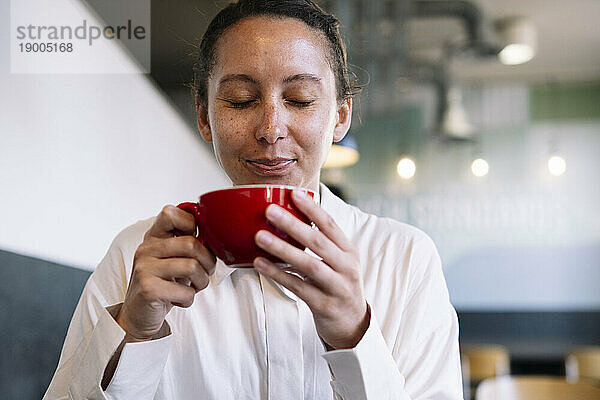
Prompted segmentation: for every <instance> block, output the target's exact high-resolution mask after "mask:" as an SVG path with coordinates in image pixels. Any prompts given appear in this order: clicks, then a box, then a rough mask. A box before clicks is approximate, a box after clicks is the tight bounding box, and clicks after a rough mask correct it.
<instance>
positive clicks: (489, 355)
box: [461, 345, 510, 399]
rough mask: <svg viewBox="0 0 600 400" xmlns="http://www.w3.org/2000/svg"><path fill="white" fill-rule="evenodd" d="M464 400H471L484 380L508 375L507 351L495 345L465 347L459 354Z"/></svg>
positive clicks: (508, 359) (508, 361)
mask: <svg viewBox="0 0 600 400" xmlns="http://www.w3.org/2000/svg"><path fill="white" fill-rule="evenodd" d="M461 362H462V371H463V391H464V396H465V399H473V398H474V395H475V389H476V388H477V385H479V383H480V382H481V381H483V380H484V379H486V378H492V377H496V376H502V375H508V374H510V357H509V355H508V350H507V349H506V348H504V347H502V346H497V345H478V346H469V347H465V348H464V349H463V351H462V353H461Z"/></svg>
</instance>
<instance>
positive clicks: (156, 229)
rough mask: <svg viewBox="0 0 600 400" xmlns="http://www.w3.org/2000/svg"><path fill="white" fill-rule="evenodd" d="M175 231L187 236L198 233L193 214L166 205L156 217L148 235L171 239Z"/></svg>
mask: <svg viewBox="0 0 600 400" xmlns="http://www.w3.org/2000/svg"><path fill="white" fill-rule="evenodd" d="M175 229H178V230H180V231H182V232H183V233H184V234H186V235H194V234H195V233H196V221H195V219H194V216H193V215H192V214H190V213H188V212H185V211H183V210H181V209H179V208H177V207H175V206H172V205H166V206H164V207H163V209H162V210H161V212H160V213H159V214H158V216H157V217H156V220H155V221H154V224H153V225H152V227H151V228H150V230H149V231H148V232H147V235H148V236H154V237H159V238H169V237H172V236H173V230H175Z"/></svg>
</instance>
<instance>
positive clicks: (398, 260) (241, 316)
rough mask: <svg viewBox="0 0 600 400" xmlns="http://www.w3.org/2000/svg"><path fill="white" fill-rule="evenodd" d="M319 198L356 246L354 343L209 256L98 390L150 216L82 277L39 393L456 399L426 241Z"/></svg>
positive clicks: (451, 334)
mask: <svg viewBox="0 0 600 400" xmlns="http://www.w3.org/2000/svg"><path fill="white" fill-rule="evenodd" d="M321 197H322V201H321V206H322V207H323V209H324V210H325V211H327V212H328V213H329V214H330V215H331V216H332V217H333V218H334V219H335V221H336V222H337V224H338V225H339V226H340V227H341V229H342V230H343V231H344V232H345V233H346V235H347V236H348V238H349V239H350V240H352V242H353V243H354V244H355V245H356V246H357V247H358V249H359V252H360V259H361V265H362V269H363V280H364V293H365V297H366V299H367V302H368V303H369V305H370V307H371V319H370V325H369V328H368V330H367V331H366V333H365V335H364V337H363V338H362V339H361V341H360V342H359V344H358V345H357V346H356V347H355V348H353V349H346V350H334V351H325V348H324V346H323V343H322V342H321V340H320V339H319V336H318V335H317V332H316V329H315V325H314V321H313V317H312V314H311V312H310V310H309V308H308V307H307V305H306V304H305V303H304V302H303V301H302V300H300V299H298V298H297V297H296V296H295V295H294V294H293V293H292V292H290V291H289V290H287V289H285V288H284V287H282V286H280V285H279V284H277V283H275V282H274V281H272V280H270V279H269V278H265V277H263V276H261V275H259V274H257V272H256V271H255V270H254V269H232V268H228V267H227V266H225V264H224V263H223V262H222V261H220V260H217V266H216V271H215V273H214V274H213V275H212V276H211V278H210V283H209V285H208V286H207V287H206V288H205V289H204V290H202V291H200V292H199V293H198V294H197V295H196V298H195V301H194V304H193V305H192V306H191V307H190V308H188V309H182V308H178V307H174V308H173V309H172V310H171V311H170V313H169V314H168V315H167V317H166V320H167V322H168V324H169V325H170V328H171V333H170V334H169V335H167V336H165V337H163V338H160V339H156V340H151V341H148V342H141V343H128V344H126V345H125V346H124V348H123V351H122V353H121V357H120V359H119V363H118V365H117V368H116V370H115V373H114V376H113V378H112V381H111V382H110V384H109V386H108V387H107V389H106V391H102V389H101V387H100V381H101V379H102V375H103V372H104V369H105V367H106V365H107V363H108V361H109V359H110V358H111V356H112V355H113V354H114V351H115V350H116V349H117V347H118V346H119V344H120V343H121V341H122V340H123V338H124V336H125V332H124V331H123V330H122V329H121V328H120V326H119V325H118V324H117V323H116V322H115V319H114V318H113V316H111V314H110V312H109V310H110V311H111V312H112V313H113V314H115V313H116V311H115V307H112V308H111V307H109V306H111V305H117V304H119V303H121V302H123V300H124V298H125V293H126V291H127V283H128V282H129V278H130V276H131V271H132V261H133V256H134V253H135V251H136V249H137V247H138V246H139V244H140V243H141V242H142V239H143V235H144V233H145V232H146V231H147V230H148V229H149V228H150V226H151V225H152V223H153V219H149V220H145V221H140V222H138V223H136V224H134V225H132V226H130V227H128V228H126V229H125V230H123V231H122V232H121V233H120V234H119V235H118V236H117V237H116V238H115V240H114V241H113V243H112V245H111V247H110V249H109V251H108V253H107V255H106V256H105V257H104V259H103V260H102V261H101V262H100V264H99V265H98V267H97V268H96V270H95V271H94V273H93V274H92V275H91V276H90V278H89V280H88V282H87V284H86V286H85V288H84V290H83V293H82V295H81V299H80V300H79V304H78V305H77V308H76V310H75V313H74V315H73V319H72V320H71V324H70V326H69V330H68V333H67V338H66V340H65V343H64V346H63V349H62V353H61V356H60V361H59V363H58V368H57V370H56V372H55V374H54V377H53V378H52V382H51V383H50V386H49V388H48V390H47V392H46V394H45V396H44V400H56V399H73V400H80V399H114V400H122V399H127V400H130V399H135V400H143V399H156V400H188V399H189V400H191V399H194V400H196V399H216V400H227V399H269V400H301V399H317V400H321V399H332V398H335V399H345V400H354V399H356V400H358V399H371V400H386V399H415V400H416V399H439V400H444V399H452V400H458V399H462V384H461V373H460V361H459V349H458V320H457V317H456V312H455V311H454V309H453V307H452V305H451V304H450V301H449V297H448V290H447V288H446V284H445V280H444V277H443V274H442V268H441V263H440V259H439V256H438V254H437V251H436V249H435V246H434V244H433V242H432V241H431V239H430V238H429V237H428V236H427V235H425V234H424V233H423V232H421V231H419V230H418V229H416V228H414V227H411V226H409V225H406V224H403V223H400V222H397V221H394V220H391V219H386V218H380V217H376V216H373V215H369V214H366V213H364V212H362V211H360V210H359V209H358V208H356V207H353V206H351V205H348V204H346V203H344V202H343V201H342V200H341V199H339V198H337V197H336V196H334V195H333V194H332V193H331V192H330V191H329V190H328V189H327V188H326V187H325V186H324V185H321ZM116 307H118V306H116Z"/></svg>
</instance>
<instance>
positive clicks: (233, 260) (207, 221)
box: [177, 185, 318, 268]
mask: <svg viewBox="0 0 600 400" xmlns="http://www.w3.org/2000/svg"><path fill="white" fill-rule="evenodd" d="M294 190H302V191H303V192H305V193H307V194H308V195H309V196H311V197H312V198H313V199H315V201H317V199H318V195H317V194H316V193H315V192H314V191H312V190H309V189H304V188H298V187H293V186H278V185H244V186H234V187H232V188H228V189H223V190H216V191H213V192H208V193H205V194H203V195H201V196H200V199H199V201H198V203H182V204H179V205H178V206H177V207H179V208H180V209H182V210H184V211H187V212H189V213H191V214H192V215H194V217H195V219H196V224H197V229H198V236H197V238H198V240H200V241H201V242H202V244H204V245H205V246H206V247H207V248H208V249H209V250H210V251H212V252H213V254H214V255H215V256H217V257H218V258H220V259H221V260H223V262H224V263H225V264H226V265H228V266H230V267H235V268H251V267H252V262H253V261H254V259H255V258H256V257H259V256H260V257H265V258H267V259H269V260H271V261H273V262H275V263H277V264H280V265H281V266H282V267H286V266H288V265H287V264H285V263H284V262H283V261H282V260H280V259H279V258H277V257H275V256H273V255H271V254H269V253H267V252H265V251H264V250H262V249H260V248H259V247H258V246H256V244H255V242H254V236H255V235H256V232H258V231H259V230H261V229H264V230H267V231H270V232H272V233H273V234H275V235H277V236H278V237H280V238H281V239H283V240H285V241H286V242H288V243H290V244H292V245H294V246H296V247H298V248H299V249H302V250H304V249H305V247H304V246H302V245H300V243H298V242H297V241H296V240H294V239H293V238H292V237H290V236H289V235H288V234H286V233H284V232H281V231H279V230H278V229H276V228H275V227H274V226H272V225H271V224H269V223H268V222H267V219H266V217H265V209H266V208H267V206H268V205H269V204H277V205H279V206H281V207H283V208H285V209H286V210H287V211H289V212H290V213H291V214H293V215H294V216H295V217H296V218H298V219H300V220H301V221H303V222H304V223H306V224H309V225H310V224H311V222H310V221H309V220H308V219H307V218H306V217H305V216H304V214H302V213H301V212H300V211H299V210H298V209H297V208H296V207H295V206H294V203H293V201H292V199H291V194H292V191H294Z"/></svg>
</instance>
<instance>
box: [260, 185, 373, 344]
mask: <svg viewBox="0 0 600 400" xmlns="http://www.w3.org/2000/svg"><path fill="white" fill-rule="evenodd" d="M292 200H293V201H294V204H295V205H296V207H297V208H298V209H299V210H300V211H301V212H302V213H303V214H304V215H306V216H307V217H308V218H309V219H310V220H311V221H313V222H314V223H315V225H316V226H317V227H318V228H319V230H318V231H317V230H315V229H312V228H311V227H310V226H308V225H307V224H305V223H304V222H302V221H300V220H299V219H298V218H296V217H295V216H293V215H292V214H291V213H289V212H288V211H286V210H285V209H283V208H282V207H279V206H277V205H270V206H269V207H267V211H266V216H267V219H268V221H269V222H270V223H271V224H272V225H273V226H275V227H276V228H277V229H279V230H281V231H283V232H286V233H287V234H288V235H290V236H291V237H293V238H294V239H296V240H297V241H298V242H299V243H300V244H302V245H304V246H306V247H308V248H309V249H310V250H312V251H313V252H314V253H315V254H317V255H318V256H319V257H321V258H322V259H323V260H319V259H318V258H315V257H314V256H312V255H310V254H308V253H306V252H305V251H302V250H300V249H298V248H297V247H294V246H292V245H291V244H289V243H287V242H285V241H283V240H281V239H280V238H278V237H277V236H275V235H273V234H272V233H270V232H268V231H266V230H261V231H259V232H257V234H256V237H255V241H256V244H257V245H258V246H259V247H260V248H262V249H264V250H265V251H267V252H268V253H270V254H273V255H274V256H276V257H279V258H280V259H281V260H283V261H284V262H286V263H289V264H290V265H291V266H292V269H291V270H292V271H294V272H297V273H298V274H299V275H301V276H303V277H304V279H302V278H300V277H299V276H296V275H294V274H290V273H288V272H286V271H285V270H283V269H282V268H281V267H279V266H277V265H276V264H274V263H272V262H271V261H269V260H267V259H265V258H263V257H257V258H256V259H255V260H254V267H255V269H256V270H257V271H258V272H260V273H261V274H263V275H265V276H268V277H269V278H271V279H273V280H274V281H275V282H278V283H279V284H281V285H283V286H285V287H286V288H288V289H289V290H290V291H292V292H293V293H295V294H296V295H297V296H298V297H299V298H301V299H302V300H304V302H305V303H306V304H307V305H308V307H309V308H310V310H311V311H312V313H313V317H314V320H315V326H316V328H317V333H318V334H319V336H320V337H321V339H322V340H323V341H324V342H325V343H327V344H328V345H329V346H330V347H332V348H334V349H349V348H353V347H355V346H356V345H357V344H358V342H359V341H360V340H361V339H362V337H363V335H364V334H365V332H366V330H367V328H368V327H369V309H368V306H367V302H366V300H365V298H364V295H363V283H362V274H361V267H360V260H359V254H358V250H357V249H356V247H355V246H354V245H353V244H352V242H350V240H349V239H348V238H347V237H346V235H345V234H344V232H343V231H342V230H341V229H340V228H339V226H337V224H336V223H335V221H334V220H333V218H332V217H331V216H330V215H329V214H327V213H326V212H325V211H324V210H323V209H322V208H321V207H319V206H318V205H317V204H315V202H314V200H313V199H311V198H310V197H309V196H308V195H306V194H305V193H303V192H302V191H294V192H293V193H292Z"/></svg>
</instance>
